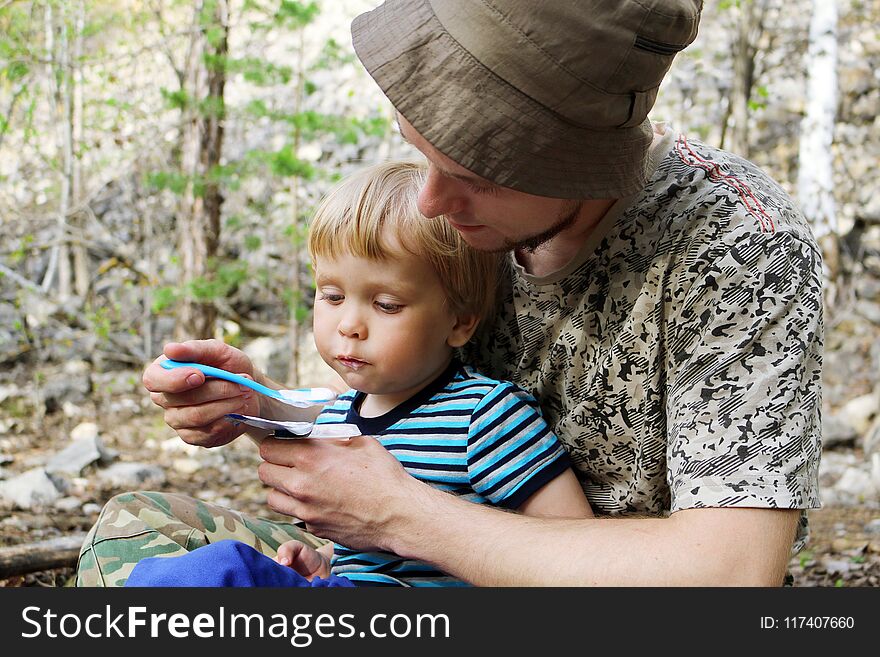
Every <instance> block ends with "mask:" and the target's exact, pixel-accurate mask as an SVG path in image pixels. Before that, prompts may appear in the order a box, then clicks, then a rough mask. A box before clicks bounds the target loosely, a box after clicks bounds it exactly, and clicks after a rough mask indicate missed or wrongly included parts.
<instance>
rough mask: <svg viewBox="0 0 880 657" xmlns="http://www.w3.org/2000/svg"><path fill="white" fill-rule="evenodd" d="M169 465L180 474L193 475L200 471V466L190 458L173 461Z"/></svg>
mask: <svg viewBox="0 0 880 657" xmlns="http://www.w3.org/2000/svg"><path fill="white" fill-rule="evenodd" d="M171 465H172V466H173V467H174V469H175V470H177V471H178V472H180V473H182V474H193V473H194V472H198V471H199V470H201V469H202V464H201V463H199V462H198V461H196V460H195V459H191V458H180V459H174V461H173V462H172V464H171Z"/></svg>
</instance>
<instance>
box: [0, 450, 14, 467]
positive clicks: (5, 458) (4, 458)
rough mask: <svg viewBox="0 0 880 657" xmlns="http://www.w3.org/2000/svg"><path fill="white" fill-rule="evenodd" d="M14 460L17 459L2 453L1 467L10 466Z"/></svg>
mask: <svg viewBox="0 0 880 657" xmlns="http://www.w3.org/2000/svg"><path fill="white" fill-rule="evenodd" d="M14 460H15V458H13V457H12V456H11V455H9V454H2V453H0V465H9V464H10V463H12V462H13V461H14Z"/></svg>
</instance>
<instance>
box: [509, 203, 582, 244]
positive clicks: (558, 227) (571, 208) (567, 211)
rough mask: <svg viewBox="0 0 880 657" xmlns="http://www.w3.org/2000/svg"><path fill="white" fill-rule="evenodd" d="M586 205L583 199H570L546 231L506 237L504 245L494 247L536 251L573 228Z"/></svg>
mask: <svg viewBox="0 0 880 657" xmlns="http://www.w3.org/2000/svg"><path fill="white" fill-rule="evenodd" d="M583 207H584V202H583V201H575V200H570V201H566V203H565V205H563V206H562V209H561V210H560V211H559V216H558V217H557V219H556V223H554V224H553V225H552V226H550V228H548V229H547V230H545V231H542V232H540V233H538V234H537V235H532V236H531V237H526V238H525V239H520V240H517V241H513V240H509V239H505V241H504V245H503V246H501V247H500V248H497V249H492V251H493V252H495V253H504V252H507V251H519V250H522V251H528V252H529V253H534V252H535V251H536V250H537V249H538V248H539V247H540V246H542V245H544V244H546V243H547V242H549V241H550V240H552V239H553V238H554V237H556V236H557V235H559V233H561V232H562V231H564V230H567V229H568V228H571V227H572V226H573V225H574V222H575V221H576V220H577V218H578V215H579V214H580V212H581V209H582V208H583Z"/></svg>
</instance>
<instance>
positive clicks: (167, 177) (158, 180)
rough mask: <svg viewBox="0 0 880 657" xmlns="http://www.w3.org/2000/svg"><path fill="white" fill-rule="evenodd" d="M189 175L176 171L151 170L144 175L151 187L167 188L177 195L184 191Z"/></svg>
mask: <svg viewBox="0 0 880 657" xmlns="http://www.w3.org/2000/svg"><path fill="white" fill-rule="evenodd" d="M189 180H190V178H189V176H185V175H183V174H182V173H180V172H178V171H153V172H150V173H148V174H147V175H146V180H145V182H146V184H147V185H148V186H150V187H152V188H153V189H157V190H159V189H168V190H170V191H172V192H174V193H175V194H177V195H181V194H183V193H184V192H185V191H186V187H187V185H188V184H189Z"/></svg>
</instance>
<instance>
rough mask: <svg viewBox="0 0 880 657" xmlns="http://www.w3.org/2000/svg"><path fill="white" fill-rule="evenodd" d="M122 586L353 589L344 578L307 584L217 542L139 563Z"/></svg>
mask: <svg viewBox="0 0 880 657" xmlns="http://www.w3.org/2000/svg"><path fill="white" fill-rule="evenodd" d="M125 585H126V586H200V587H203V586H241V587H246V586H251V587H271V586H274V587H302V588H305V587H312V588H326V587H331V586H333V587H335V586H340V587H353V586H354V584H352V583H351V581H350V580H348V579H346V578H345V577H338V576H336V575H330V577H329V578H327V579H321V578H320V577H315V578H314V579H313V580H312V581H311V582H310V581H309V580H307V579H306V578H305V577H303V576H302V575H300V574H299V573H298V572H296V571H295V570H294V569H293V568H288V567H287V566H282V565H281V564H279V563H277V562H275V561H274V560H273V559H271V558H269V557H267V556H266V555H265V554H261V553H259V552H257V551H256V550H255V549H254V548H252V547H251V546H250V545H247V544H245V543H242V542H241V541H232V540H225V541H218V542H217V543H211V544H210V545H205V546H204V547H200V548H197V549H195V550H193V551H192V552H187V553H186V554H182V555H180V556H176V557H148V558H147V559H142V560H141V561H139V562H138V563H137V564H136V565H135V567H134V570H132V571H131V576H130V577H129V578H128V581H127V582H126V583H125Z"/></svg>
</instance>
